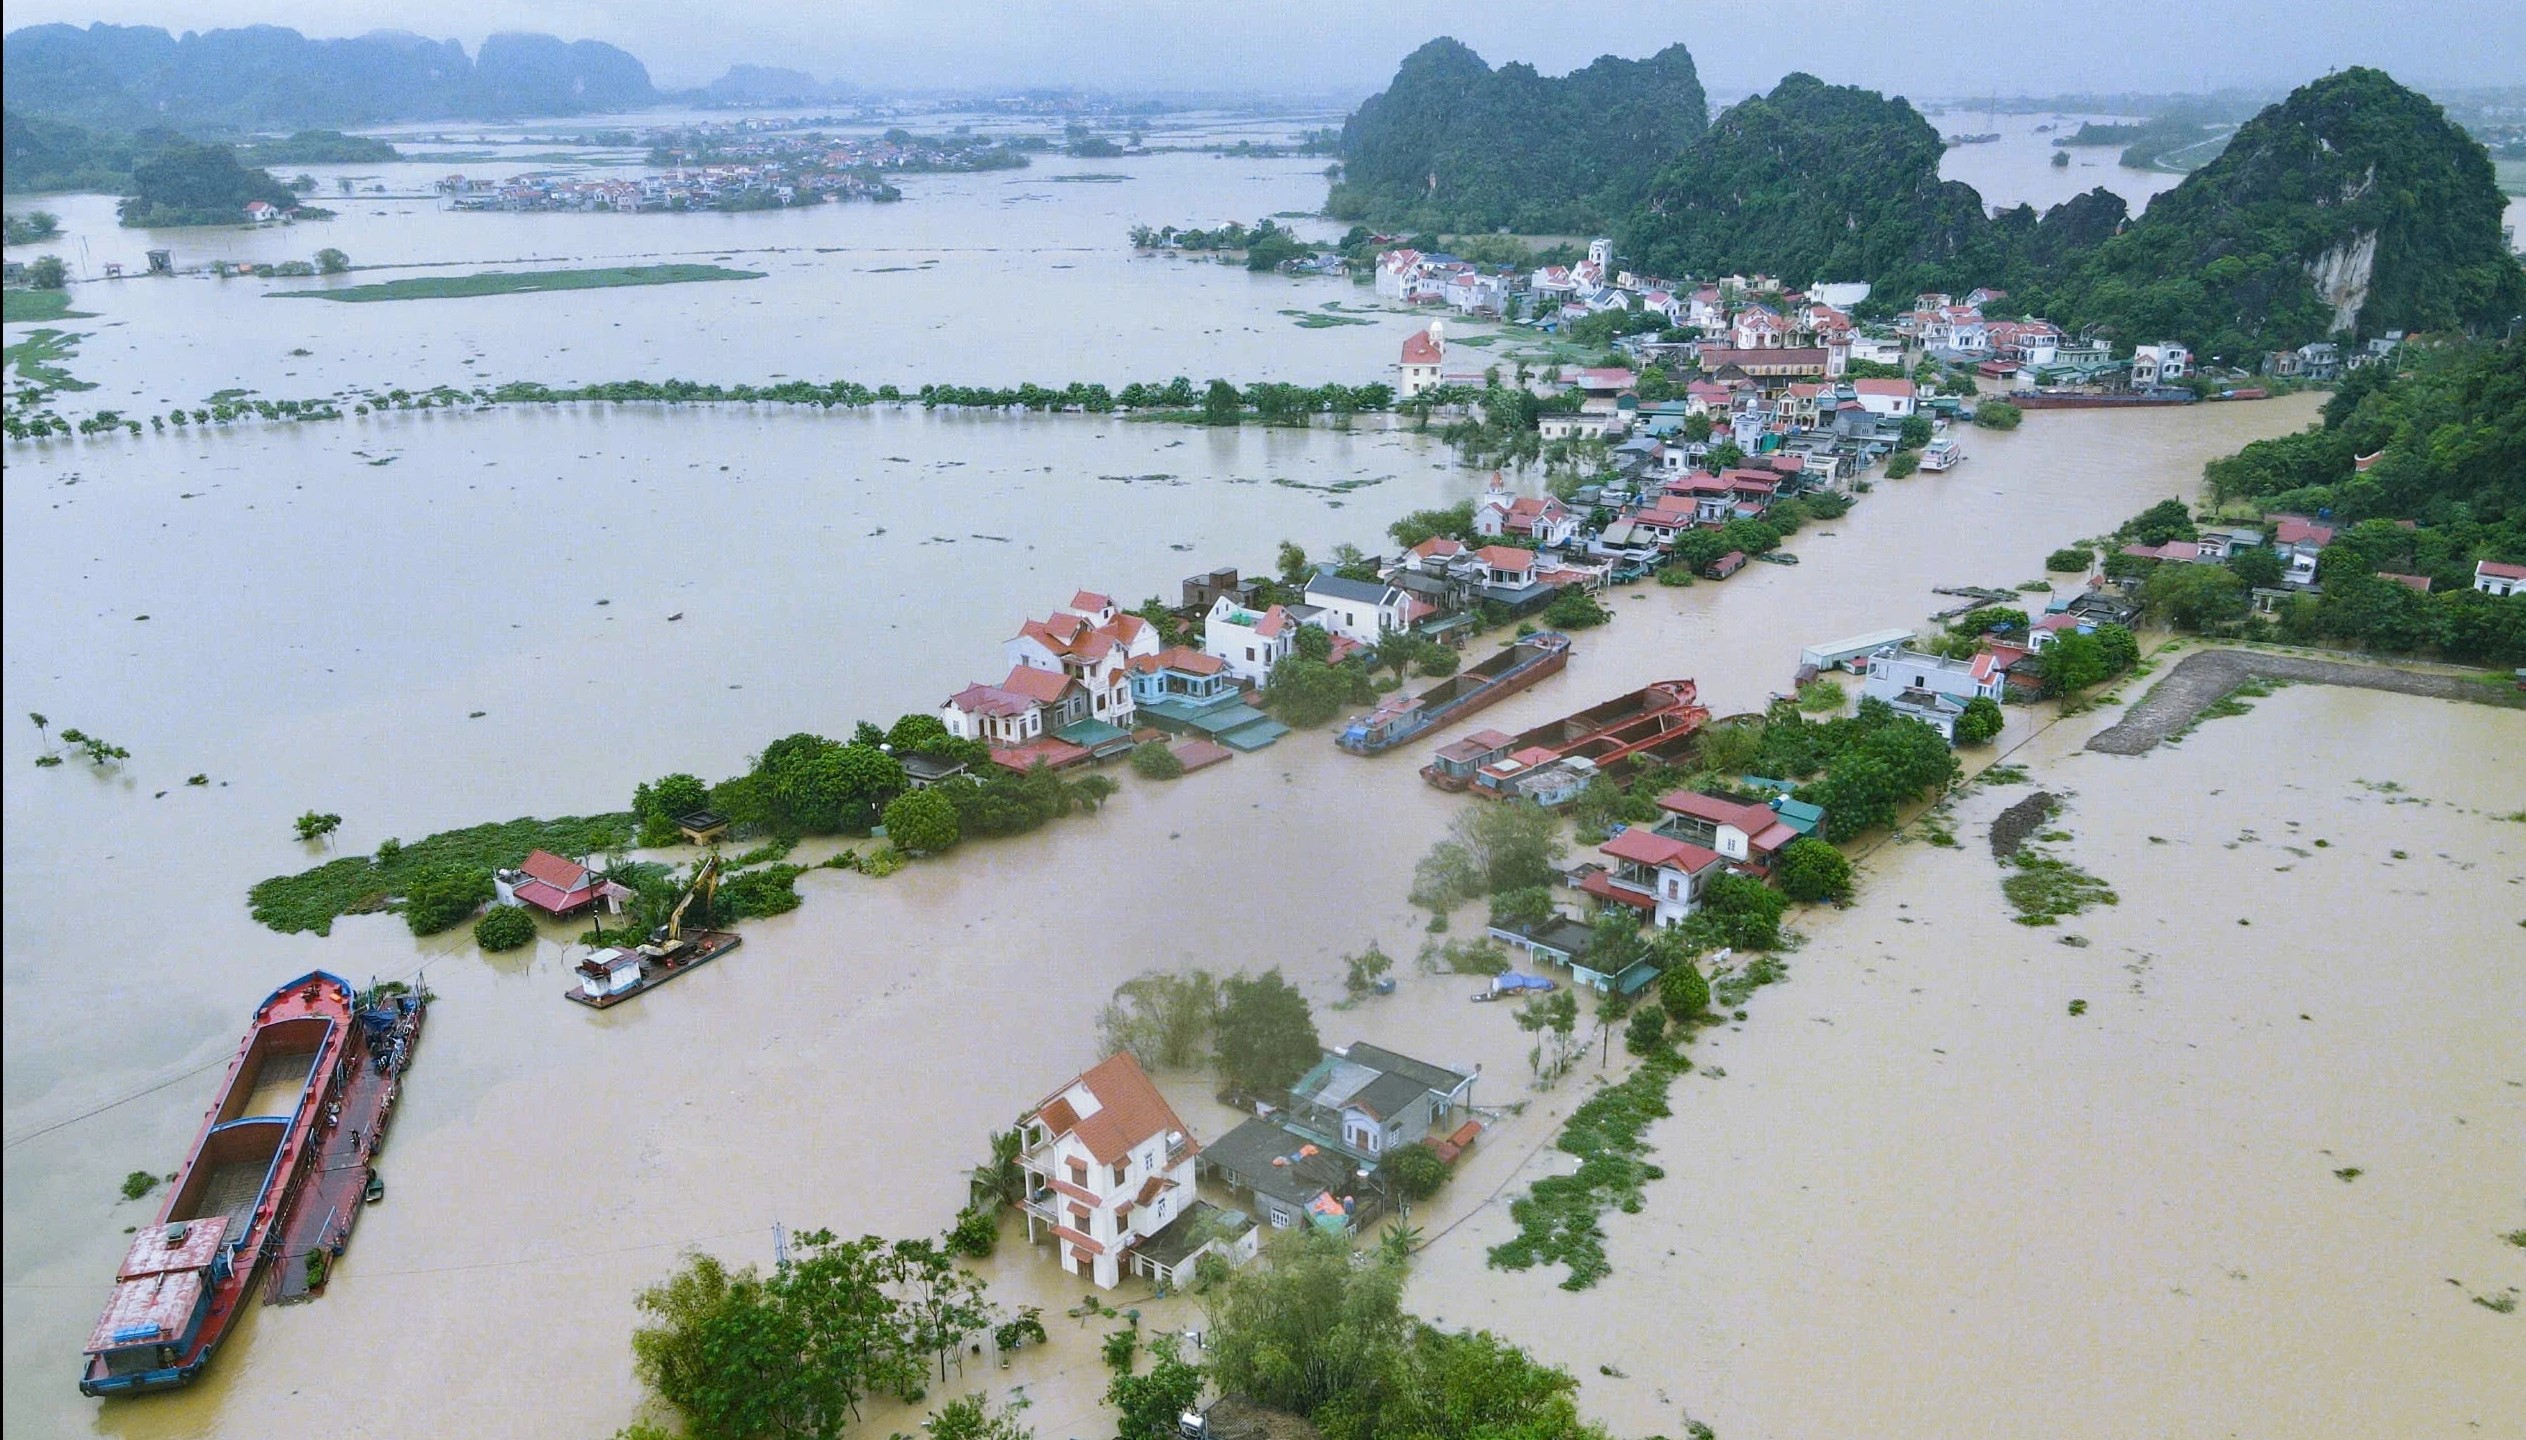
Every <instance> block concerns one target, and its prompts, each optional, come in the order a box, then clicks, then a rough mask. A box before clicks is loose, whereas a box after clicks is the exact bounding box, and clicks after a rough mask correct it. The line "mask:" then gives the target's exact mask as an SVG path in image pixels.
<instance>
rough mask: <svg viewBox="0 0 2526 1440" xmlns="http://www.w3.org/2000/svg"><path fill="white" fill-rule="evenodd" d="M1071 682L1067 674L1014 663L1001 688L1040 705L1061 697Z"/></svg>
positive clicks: (1048, 703) (1001, 683)
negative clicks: (1058, 673)
mask: <svg viewBox="0 0 2526 1440" xmlns="http://www.w3.org/2000/svg"><path fill="white" fill-rule="evenodd" d="M1070 684H1071V681H1070V677H1069V676H1067V675H1056V674H1054V673H1053V672H1052V671H1050V670H1038V669H1036V668H1035V667H1034V666H1032V665H1013V666H1011V667H1009V678H1008V679H1006V680H1003V681H1001V682H1000V686H999V688H1001V689H1002V690H1006V691H1007V692H1009V693H1010V694H1012V695H1022V696H1024V697H1026V698H1027V699H1029V700H1032V701H1034V702H1036V703H1037V704H1039V705H1050V704H1051V703H1053V702H1054V701H1056V700H1058V699H1060V698H1061V692H1062V691H1064V690H1067V689H1069V688H1070Z"/></svg>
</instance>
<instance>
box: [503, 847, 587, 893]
mask: <svg viewBox="0 0 2526 1440" xmlns="http://www.w3.org/2000/svg"><path fill="white" fill-rule="evenodd" d="M517 868H519V869H520V870H523V871H525V872H526V873H527V874H528V875H529V876H531V877H533V878H534V879H537V880H541V881H543V882H544V883H545V884H547V885H550V886H552V887H553V888H554V889H556V890H581V889H585V888H586V887H587V885H588V883H589V881H590V880H591V879H593V878H594V877H593V876H591V875H590V874H589V872H588V867H587V866H585V865H582V864H580V863H579V862H578V861H576V860H564V859H562V858H561V857H560V856H558V855H555V854H554V853H552V852H551V851H550V850H535V851H530V852H528V854H527V857H526V859H525V860H524V862H522V863H521V864H519V866H518V867H517Z"/></svg>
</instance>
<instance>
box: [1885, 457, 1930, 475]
mask: <svg viewBox="0 0 2526 1440" xmlns="http://www.w3.org/2000/svg"><path fill="white" fill-rule="evenodd" d="M1920 468H1921V457H1920V456H1919V455H1918V454H1917V453H1915V452H1913V451H1910V450H1897V451H1896V452H1895V453H1894V456H1893V458H1891V459H1889V460H1887V461H1886V478H1887V479H1889V480H1901V479H1903V478H1904V477H1905V476H1907V475H1910V474H1912V473H1913V472H1914V471H1916V470H1918V469H1920Z"/></svg>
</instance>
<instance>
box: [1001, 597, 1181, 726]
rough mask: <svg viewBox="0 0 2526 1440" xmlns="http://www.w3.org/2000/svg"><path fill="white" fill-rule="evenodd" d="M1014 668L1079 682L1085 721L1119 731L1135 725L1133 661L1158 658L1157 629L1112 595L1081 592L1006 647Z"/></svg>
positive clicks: (1020, 632) (1029, 625) (1027, 626)
mask: <svg viewBox="0 0 2526 1440" xmlns="http://www.w3.org/2000/svg"><path fill="white" fill-rule="evenodd" d="M1007 648H1008V660H1009V663H1010V664H1011V665H1016V666H1023V667H1025V668H1027V669H1030V670H1041V671H1044V672H1045V673H1047V674H1053V675H1061V676H1065V677H1067V678H1069V679H1071V680H1075V681H1077V682H1078V684H1079V688H1080V689H1081V690H1082V691H1083V692H1084V693H1085V694H1086V695H1087V699H1088V706H1087V718H1088V719H1092V720H1096V721H1100V722H1102V723H1103V724H1105V725H1107V726H1110V727H1112V728H1114V729H1117V730H1126V731H1127V730H1129V729H1130V728H1131V724H1132V691H1131V681H1130V666H1131V662H1132V661H1133V660H1135V659H1139V658H1142V657H1146V656H1151V655H1155V654H1157V653H1158V650H1159V648H1160V646H1159V641H1158V630H1157V627H1156V626H1154V625H1152V624H1150V623H1149V622H1148V621H1146V620H1144V619H1142V618H1141V617H1140V616H1138V615H1134V614H1132V613H1131V612H1129V611H1127V610H1121V609H1118V608H1117V607H1116V606H1115V604H1114V601H1113V598H1112V597H1111V596H1106V595H1100V594H1098V593H1096V592H1095V591H1093V590H1082V591H1079V592H1078V593H1077V594H1075V595H1073V596H1071V597H1070V603H1069V604H1068V605H1065V606H1063V607H1061V608H1060V609H1058V610H1055V611H1054V612H1053V613H1052V615H1051V617H1050V618H1048V619H1044V620H1029V621H1027V622H1026V623H1025V624H1024V625H1023V626H1021V627H1019V629H1018V633H1017V634H1016V635H1014V636H1012V637H1010V639H1009V642H1008V647H1007Z"/></svg>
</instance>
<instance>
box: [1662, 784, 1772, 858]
mask: <svg viewBox="0 0 2526 1440" xmlns="http://www.w3.org/2000/svg"><path fill="white" fill-rule="evenodd" d="M1658 808H1659V809H1661V810H1664V811H1665V812H1667V813H1666V815H1665V817H1664V818H1663V819H1661V820H1659V821H1658V823H1657V826H1656V829H1657V832H1658V833H1659V834H1661V835H1666V836H1670V837H1672V838H1674V839H1677V840H1685V841H1689V842H1691V843H1693V844H1695V845H1699V846H1702V847H1703V848H1705V849H1709V850H1715V851H1717V852H1719V854H1720V856H1721V857H1722V858H1724V859H1728V860H1733V861H1735V862H1736V863H1737V864H1739V865H1743V866H1746V867H1748V868H1750V869H1758V870H1766V871H1768V870H1769V869H1770V868H1771V866H1772V862H1773V861H1774V860H1775V859H1777V858H1779V856H1780V852H1781V847H1783V846H1785V845H1787V844H1788V843H1789V842H1790V841H1792V840H1795V839H1797V838H1798V835H1799V832H1798V831H1797V830H1796V829H1794V828H1793V827H1791V826H1790V825H1789V824H1787V823H1786V822H1784V821H1783V820H1782V819H1781V818H1780V814H1779V812H1777V811H1775V810H1774V809H1773V808H1772V807H1771V806H1769V805H1753V804H1747V803H1745V802H1744V801H1740V800H1729V799H1725V798H1722V797H1720V796H1717V795H1702V794H1697V793H1695V792H1693V791H1691V790H1678V791H1675V792H1674V793H1672V794H1669V795H1664V796H1661V797H1660V798H1659V800H1658Z"/></svg>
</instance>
